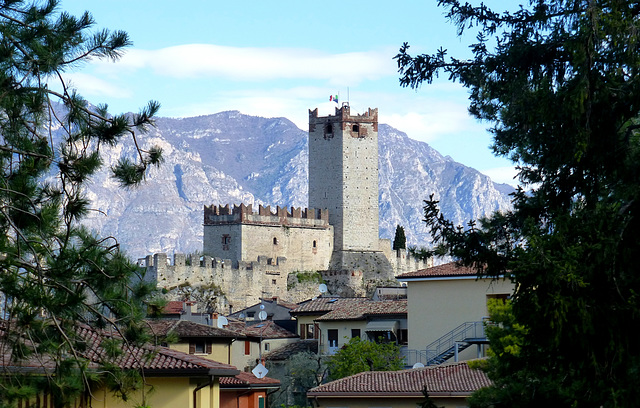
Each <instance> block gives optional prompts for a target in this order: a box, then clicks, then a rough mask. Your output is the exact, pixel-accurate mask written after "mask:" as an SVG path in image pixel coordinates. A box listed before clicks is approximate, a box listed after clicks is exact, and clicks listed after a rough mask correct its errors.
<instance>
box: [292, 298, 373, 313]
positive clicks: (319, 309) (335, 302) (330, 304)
mask: <svg viewBox="0 0 640 408" xmlns="http://www.w3.org/2000/svg"><path fill="white" fill-rule="evenodd" d="M367 301H369V299H368V298H340V297H332V296H328V297H324V296H321V297H318V298H315V299H310V300H306V301H304V302H301V303H299V304H298V307H297V308H295V309H293V310H292V311H291V315H296V314H324V313H327V312H330V311H332V310H334V309H336V308H338V307H348V306H350V305H356V304H358V303H364V302H367Z"/></svg>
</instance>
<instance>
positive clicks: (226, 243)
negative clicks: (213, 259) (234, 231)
mask: <svg viewBox="0 0 640 408" xmlns="http://www.w3.org/2000/svg"><path fill="white" fill-rule="evenodd" d="M229 244H231V236H230V235H229V234H224V235H223V236H222V250H223V251H228V250H229Z"/></svg>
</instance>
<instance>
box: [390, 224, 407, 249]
mask: <svg viewBox="0 0 640 408" xmlns="http://www.w3.org/2000/svg"><path fill="white" fill-rule="evenodd" d="M406 248H407V237H406V236H405V235H404V227H401V226H400V225H398V226H396V235H395V237H394V238H393V250H394V251H395V250H398V249H406Z"/></svg>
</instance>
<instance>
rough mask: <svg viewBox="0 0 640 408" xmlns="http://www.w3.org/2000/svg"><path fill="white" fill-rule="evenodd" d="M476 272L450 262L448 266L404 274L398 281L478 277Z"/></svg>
mask: <svg viewBox="0 0 640 408" xmlns="http://www.w3.org/2000/svg"><path fill="white" fill-rule="evenodd" d="M476 275H477V273H476V270H475V269H473V268H469V267H466V266H460V265H458V264H457V263H456V262H449V263H446V264H442V265H438V266H433V267H431V268H427V269H420V270H418V271H413V272H407V273H403V274H402V275H398V276H397V277H396V279H398V280H402V279H403V278H432V277H446V276H451V277H454V276H476Z"/></svg>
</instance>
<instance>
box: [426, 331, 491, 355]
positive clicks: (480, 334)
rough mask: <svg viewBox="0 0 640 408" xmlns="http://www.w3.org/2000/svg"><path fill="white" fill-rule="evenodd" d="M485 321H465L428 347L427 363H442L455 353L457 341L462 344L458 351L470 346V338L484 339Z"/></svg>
mask: <svg viewBox="0 0 640 408" xmlns="http://www.w3.org/2000/svg"><path fill="white" fill-rule="evenodd" d="M484 338H485V334H484V322H482V321H480V322H465V323H462V324H461V325H460V326H458V327H456V328H455V329H453V330H451V331H450V332H448V333H447V334H445V335H444V336H442V337H440V338H439V339H437V340H436V341H434V342H433V343H431V344H429V345H428V346H427V347H426V365H434V364H440V363H443V362H444V361H446V360H447V359H448V358H451V356H452V355H453V354H454V352H455V351H454V349H455V346H456V343H466V344H462V345H460V347H459V349H458V351H462V350H464V349H465V348H467V347H469V345H470V343H469V342H468V340H471V339H484Z"/></svg>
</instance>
